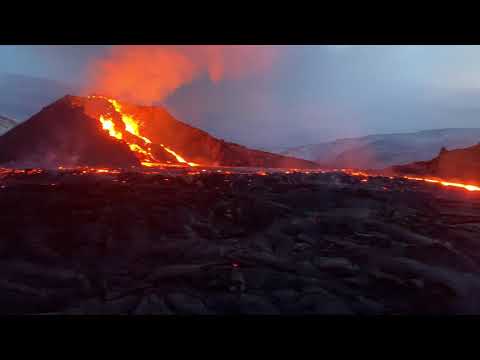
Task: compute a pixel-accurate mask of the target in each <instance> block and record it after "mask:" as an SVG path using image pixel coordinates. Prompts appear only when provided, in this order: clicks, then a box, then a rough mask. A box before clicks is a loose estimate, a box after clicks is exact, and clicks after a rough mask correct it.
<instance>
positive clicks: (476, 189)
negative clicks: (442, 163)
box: [404, 176, 480, 191]
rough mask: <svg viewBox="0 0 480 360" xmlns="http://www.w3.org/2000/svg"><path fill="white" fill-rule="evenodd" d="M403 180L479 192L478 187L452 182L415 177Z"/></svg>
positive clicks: (406, 177) (407, 177)
mask: <svg viewBox="0 0 480 360" xmlns="http://www.w3.org/2000/svg"><path fill="white" fill-rule="evenodd" d="M404 178H405V179H408V180H416V181H426V182H430V183H435V184H440V185H443V186H453V187H458V188H462V189H465V190H468V191H480V187H479V186H476V185H468V184H460V183H454V182H449V181H443V180H436V179H427V178H417V177H409V176H404Z"/></svg>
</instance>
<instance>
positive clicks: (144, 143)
mask: <svg viewBox="0 0 480 360" xmlns="http://www.w3.org/2000/svg"><path fill="white" fill-rule="evenodd" d="M89 98H91V99H103V100H106V101H108V102H109V103H110V104H111V105H112V106H113V108H114V110H115V112H117V113H118V114H119V115H120V117H121V119H122V122H123V124H124V125H125V129H124V130H125V131H126V132H128V133H129V134H130V136H129V138H132V139H134V140H135V142H133V141H129V140H128V139H127V137H126V136H124V134H123V132H122V130H120V129H117V128H115V123H114V121H113V118H112V117H111V115H110V114H103V115H100V117H99V119H98V120H99V121H100V123H101V124H102V128H103V129H104V130H105V131H107V132H108V134H109V135H110V136H112V137H114V138H116V139H118V140H123V141H125V142H126V143H127V145H128V146H129V148H130V150H131V151H133V152H134V153H135V155H136V157H137V158H138V159H139V160H140V162H141V164H142V165H143V166H146V167H155V166H163V165H165V164H164V163H161V162H160V161H158V160H157V159H156V158H155V156H154V154H153V153H152V148H151V144H152V141H151V140H150V139H148V138H147V137H145V136H142V135H141V134H140V127H139V121H138V120H136V119H135V118H134V117H133V116H132V115H130V114H127V113H125V112H124V111H123V109H122V106H121V105H120V103H119V102H118V101H117V100H114V99H110V98H107V97H104V96H98V95H95V96H89ZM132 136H133V137H132ZM158 145H160V146H161V147H162V148H163V149H164V150H165V151H167V152H168V153H170V154H171V155H173V156H174V157H175V158H176V159H177V161H178V162H179V163H181V164H185V165H188V166H192V167H193V166H198V164H196V163H193V162H189V161H187V160H185V159H184V158H183V157H182V156H180V155H179V154H177V153H176V152H175V151H173V150H172V149H170V148H168V147H166V146H165V145H163V144H158Z"/></svg>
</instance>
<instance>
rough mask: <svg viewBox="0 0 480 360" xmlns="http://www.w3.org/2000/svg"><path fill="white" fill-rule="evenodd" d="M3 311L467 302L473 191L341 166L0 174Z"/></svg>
mask: <svg viewBox="0 0 480 360" xmlns="http://www.w3.org/2000/svg"><path fill="white" fill-rule="evenodd" d="M0 207H1V209H2V213H1V216H0V222H1V225H0V226H1V229H2V233H1V234H2V235H1V242H0V272H1V274H2V276H1V279H0V312H1V313H3V314H12V313H14V314H38V313H41V314H45V313H47V314H52V313H53V314H349V315H350V314H351V315H354V314H459V313H475V314H477V313H480V301H479V300H480V274H479V269H480V237H479V234H480V194H478V193H470V192H467V191H464V190H461V189H458V190H457V189H450V188H443V187H441V186H438V185H435V184H427V183H422V182H412V181H408V180H401V179H389V178H381V177H376V178H368V179H367V178H363V177H352V176H349V175H346V174H343V173H309V174H306V173H303V174H302V173H288V174H286V173H282V172H280V173H274V174H269V175H260V174H257V173H255V172H253V173H243V174H240V173H230V174H228V173H225V172H209V171H207V172H201V171H199V172H198V173H190V174H174V173H172V174H169V173H168V172H165V173H162V172H160V173H152V174H142V173H122V172H120V173H89V172H81V171H60V172H57V171H53V172H47V171H30V172H28V171H27V172H25V171H23V172H22V171H17V172H10V171H5V172H3V173H2V174H1V176H0Z"/></svg>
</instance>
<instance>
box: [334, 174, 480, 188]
mask: <svg viewBox="0 0 480 360" xmlns="http://www.w3.org/2000/svg"><path fill="white" fill-rule="evenodd" d="M341 171H343V172H345V173H347V174H349V175H352V176H363V177H369V176H382V175H374V174H368V173H365V172H362V171H354V170H350V169H341ZM388 178H389V179H391V180H392V179H394V177H393V176H388ZM402 178H403V179H408V180H415V181H425V182H429V183H434V184H440V185H443V186H452V187H457V188H462V189H465V190H468V191H480V186H476V185H469V184H462V183H456V182H450V181H445V180H440V179H430V178H422V177H411V176H403V177H402ZM365 180H366V179H363V180H361V181H362V182H367V181H365Z"/></svg>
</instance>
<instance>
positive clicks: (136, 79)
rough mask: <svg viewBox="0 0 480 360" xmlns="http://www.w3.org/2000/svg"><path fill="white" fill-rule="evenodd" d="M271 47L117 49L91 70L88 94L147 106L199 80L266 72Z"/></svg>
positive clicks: (272, 51)
mask: <svg viewBox="0 0 480 360" xmlns="http://www.w3.org/2000/svg"><path fill="white" fill-rule="evenodd" d="M278 50H279V49H278V48H274V47H270V46H223V45H222V46H218V45H199V46H117V47H113V48H112V49H111V51H110V52H109V54H108V55H107V56H105V57H104V58H101V59H99V60H97V61H95V62H93V63H91V64H90V69H89V70H90V76H89V77H90V79H89V82H88V84H89V85H88V88H87V89H85V91H86V92H89V93H100V94H103V95H106V96H111V97H116V98H119V99H123V100H127V101H132V102H135V103H143V104H151V103H152V102H154V101H162V100H164V99H165V98H166V97H168V96H169V95H170V94H172V93H173V92H174V91H175V90H177V89H178V88H180V87H181V86H183V85H185V84H188V83H191V82H192V81H194V80H195V79H196V78H198V77H199V76H201V75H203V74H207V75H208V77H209V78H210V80H211V81H212V82H214V83H218V82H220V81H222V80H224V79H239V78H242V77H244V76H248V75H251V74H255V73H260V72H263V71H266V70H268V69H269V68H270V67H271V65H272V64H273V63H274V61H275V59H276V57H277V54H278Z"/></svg>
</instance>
